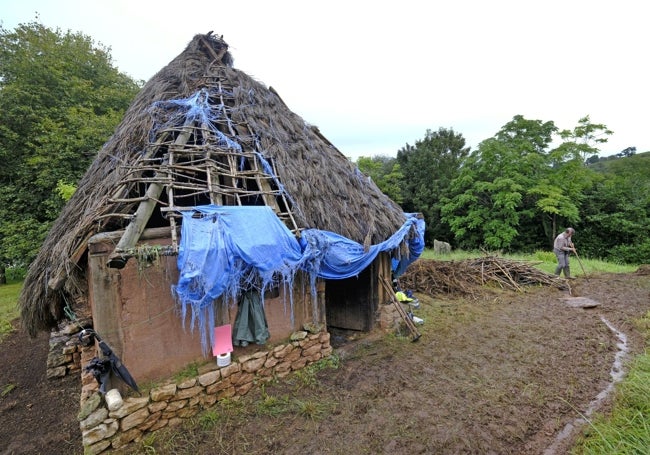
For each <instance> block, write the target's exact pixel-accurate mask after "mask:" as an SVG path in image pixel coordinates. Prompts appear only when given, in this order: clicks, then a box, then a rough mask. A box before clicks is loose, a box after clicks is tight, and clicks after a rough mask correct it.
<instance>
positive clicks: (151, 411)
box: [78, 331, 332, 454]
mask: <svg viewBox="0 0 650 455" xmlns="http://www.w3.org/2000/svg"><path fill="white" fill-rule="evenodd" d="M331 354H332V346H331V345H330V334H329V333H328V332H325V331H322V332H318V333H309V332H305V331H301V332H296V333H294V334H293V335H292V336H291V341H289V342H288V343H286V344H280V345H278V346H275V347H273V348H270V349H269V350H264V351H258V352H255V353H253V354H250V355H242V356H239V357H236V358H233V361H232V362H231V363H230V365H227V366H224V367H219V366H218V365H217V364H216V360H215V362H214V363H210V364H206V365H204V366H202V367H200V368H199V371H198V374H197V375H196V377H191V378H189V379H185V380H182V381H180V382H177V383H175V382H167V383H165V384H163V385H160V386H157V387H154V388H152V389H151V390H150V391H149V392H147V393H145V394H144V396H142V397H137V398H136V397H130V398H125V399H124V400H123V404H122V405H121V407H119V408H118V409H115V410H112V411H111V410H109V409H108V407H107V405H106V403H105V400H104V399H103V396H102V395H101V394H100V393H99V391H98V384H97V381H95V379H94V378H93V377H92V375H90V374H89V373H87V372H82V394H81V410H80V412H79V415H78V418H79V421H80V428H81V433H82V438H83V445H84V451H85V453H90V454H99V453H102V452H104V451H106V450H109V449H119V448H121V447H124V446H126V445H128V444H131V443H133V442H138V441H140V440H142V438H143V436H144V435H145V434H146V433H150V432H153V431H156V430H159V429H161V428H164V427H169V426H174V425H177V424H179V423H181V422H182V421H183V420H184V419H186V418H188V417H191V416H193V415H195V414H197V413H198V412H200V411H201V410H203V409H207V408H209V407H210V406H212V405H214V404H215V403H216V402H217V401H219V400H222V399H224V398H236V397H239V396H242V395H245V394H246V393H247V392H248V391H249V390H251V389H252V388H253V385H254V383H255V381H256V380H261V381H264V380H270V379H271V378H273V377H284V376H286V375H288V374H289V373H291V372H292V371H295V370H300V369H301V368H304V367H305V366H307V365H309V364H311V363H313V362H316V361H318V360H320V359H322V358H324V357H328V356H330V355H331ZM94 355H95V354H94V349H91V350H86V349H84V350H83V351H82V352H81V355H80V357H81V362H82V363H84V362H85V363H87V362H88V361H90V359H91V358H92V357H93V356H94Z"/></svg>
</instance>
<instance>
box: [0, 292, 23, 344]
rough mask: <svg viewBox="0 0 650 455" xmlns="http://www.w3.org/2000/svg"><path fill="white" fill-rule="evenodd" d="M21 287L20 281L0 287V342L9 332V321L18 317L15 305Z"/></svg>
mask: <svg viewBox="0 0 650 455" xmlns="http://www.w3.org/2000/svg"><path fill="white" fill-rule="evenodd" d="M22 286H23V283H22V281H21V282H16V283H9V284H4V285H2V286H0V340H2V338H3V337H4V336H5V335H6V334H7V333H9V332H10V331H11V329H12V326H11V321H13V320H14V319H16V318H17V317H18V315H19V311H18V307H17V306H16V303H17V302H18V294H20V290H21V288H22Z"/></svg>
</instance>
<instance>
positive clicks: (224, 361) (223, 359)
mask: <svg viewBox="0 0 650 455" xmlns="http://www.w3.org/2000/svg"><path fill="white" fill-rule="evenodd" d="M217 365H219V366H220V367H227V366H228V365H230V352H226V353H225V354H219V355H217Z"/></svg>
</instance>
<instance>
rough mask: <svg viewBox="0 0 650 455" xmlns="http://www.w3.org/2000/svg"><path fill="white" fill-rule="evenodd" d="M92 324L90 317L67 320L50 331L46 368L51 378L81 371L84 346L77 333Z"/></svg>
mask: <svg viewBox="0 0 650 455" xmlns="http://www.w3.org/2000/svg"><path fill="white" fill-rule="evenodd" d="M91 324H92V323H91V320H90V319H83V320H81V321H76V322H66V323H61V324H59V327H58V329H57V330H53V331H52V332H50V349H49V352H48V355H47V369H46V374H47V377H48V378H49V379H54V378H62V377H64V376H66V375H68V374H71V373H75V374H78V373H79V370H80V369H81V352H82V350H83V346H82V345H81V341H80V340H79V338H78V336H77V335H78V334H79V332H80V331H81V329H82V327H88V326H90V325H91Z"/></svg>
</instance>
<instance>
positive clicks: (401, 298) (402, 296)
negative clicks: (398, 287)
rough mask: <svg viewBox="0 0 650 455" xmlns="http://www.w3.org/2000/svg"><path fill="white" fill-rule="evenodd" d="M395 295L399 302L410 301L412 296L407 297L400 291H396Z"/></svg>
mask: <svg viewBox="0 0 650 455" xmlns="http://www.w3.org/2000/svg"><path fill="white" fill-rule="evenodd" d="M395 297H397V300H398V301H400V302H412V301H413V299H412V298H410V297H408V296H407V295H406V294H404V293H403V292H402V291H397V292H396V293H395Z"/></svg>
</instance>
